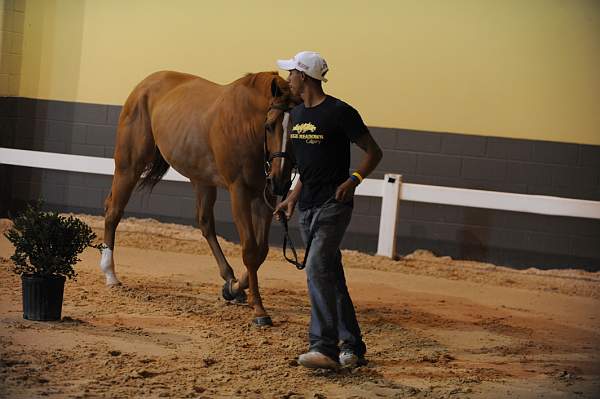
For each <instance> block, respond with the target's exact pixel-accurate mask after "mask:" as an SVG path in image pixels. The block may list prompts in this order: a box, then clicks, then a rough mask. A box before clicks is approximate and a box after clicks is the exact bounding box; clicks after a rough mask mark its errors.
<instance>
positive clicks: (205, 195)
mask: <svg viewBox="0 0 600 399" xmlns="http://www.w3.org/2000/svg"><path fill="white" fill-rule="evenodd" d="M192 185H193V186H194V190H195V191H196V209H197V211H198V225H199V227H200V230H201V231H202V235H203V236H204V238H205V239H206V242H208V246H209V247H210V250H211V252H212V254H213V256H214V258H215V260H216V261H217V265H218V267H219V274H220V275H221V278H222V279H223V280H225V284H224V285H223V298H224V299H225V300H227V301H234V302H236V303H244V302H246V293H245V292H244V290H243V289H240V288H238V287H234V285H235V286H237V285H238V281H237V280H236V278H235V274H234V272H233V269H232V267H231V265H230V264H229V262H227V259H226V258H225V255H224V254H223V250H222V249H221V245H219V241H218V240H217V234H216V232H215V216H214V212H213V208H214V205H215V200H216V199H217V188H216V187H214V186H207V185H202V184H200V183H198V182H195V181H192Z"/></svg>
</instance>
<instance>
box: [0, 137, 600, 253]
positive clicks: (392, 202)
mask: <svg viewBox="0 0 600 399" xmlns="http://www.w3.org/2000/svg"><path fill="white" fill-rule="evenodd" d="M0 164H6V165H15V166H27V167H32V168H42V169H53V170H63V171H69V172H79V173H95V174H101V175H112V174H113V173H114V162H113V160H112V159H110V158H98V157H88V156H82V155H70V154H57V153H50V152H41V151H29V150H17V149H11V148H1V147H0ZM163 180H170V181H189V179H188V178H186V177H184V176H182V175H181V174H179V173H177V172H176V171H175V170H173V169H172V168H171V169H169V171H168V172H167V174H166V175H165V176H164V178H163ZM401 180H402V179H401V175H396V174H386V175H385V177H384V179H382V180H377V179H365V180H364V181H363V182H362V184H361V185H360V186H358V187H357V190H356V195H361V196H371V197H381V198H383V200H382V204H381V216H380V218H381V219H380V226H379V238H378V246H377V254H378V255H383V256H389V257H393V256H395V252H396V251H395V247H396V224H397V223H396V221H397V215H398V207H399V200H405V201H415V202H426V203H432V204H442V205H455V206H466V207H475V208H485V209H495V210H504V211H513V212H527V213H534V214H540V215H552V216H568V217H579V218H589V219H600V202H598V201H587V200H580V199H571V198H560V197H551V196H544V195H529V194H514V193H503V192H497V191H484V190H472V189H464V188H454V187H441V186H428V185H423V184H413V183H402V182H401Z"/></svg>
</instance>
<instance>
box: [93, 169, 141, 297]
mask: <svg viewBox="0 0 600 399" xmlns="http://www.w3.org/2000/svg"><path fill="white" fill-rule="evenodd" d="M140 174H141V173H136V172H135V171H133V170H119V169H117V170H115V175H114V177H113V182H112V187H111V191H110V194H108V197H107V198H106V201H105V203H104V204H105V214H104V247H103V249H102V258H101V260H100V269H101V270H102V272H103V273H104V275H105V276H106V285H107V286H115V285H120V284H121V282H120V281H119V279H118V278H117V276H116V274H115V260H114V257H113V251H114V246H115V234H116V230H117V226H118V225H119V222H120V221H121V218H122V217H123V211H124V210H125V206H126V205H127V202H128V201H129V198H130V197H131V193H132V191H133V189H134V187H135V185H136V183H137V181H138V179H139V176H140Z"/></svg>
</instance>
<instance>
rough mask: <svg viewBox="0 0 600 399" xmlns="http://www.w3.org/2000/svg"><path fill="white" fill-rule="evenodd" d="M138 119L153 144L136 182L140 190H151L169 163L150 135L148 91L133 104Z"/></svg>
mask: <svg viewBox="0 0 600 399" xmlns="http://www.w3.org/2000/svg"><path fill="white" fill-rule="evenodd" d="M135 108H137V109H136V111H137V112H135V113H134V114H137V115H136V116H137V118H138V121H139V122H141V123H140V126H143V128H142V130H143V131H145V133H146V134H147V135H148V136H147V139H148V140H151V141H152V143H153V144H154V153H153V154H152V155H151V156H150V157H149V158H148V160H147V161H146V164H145V165H144V169H143V171H142V175H141V178H140V180H139V183H138V190H139V191H142V190H144V189H148V190H149V191H152V189H153V188H154V186H156V185H157V184H158V182H159V181H160V180H161V179H162V178H163V176H164V175H165V173H167V171H168V170H169V168H170V165H169V164H168V163H167V161H165V158H164V157H163V156H162V154H161V153H160V150H159V149H158V146H157V145H156V142H154V138H153V137H152V123H151V121H150V109H149V105H148V92H146V93H144V94H143V95H142V96H141V98H139V99H138V101H137V102H136V104H135Z"/></svg>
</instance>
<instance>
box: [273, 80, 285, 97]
mask: <svg viewBox="0 0 600 399" xmlns="http://www.w3.org/2000/svg"><path fill="white" fill-rule="evenodd" d="M282 94H283V92H282V91H281V89H280V88H279V86H278V85H277V79H275V78H274V79H273V80H271V95H272V96H273V97H279V96H281V95H282Z"/></svg>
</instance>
